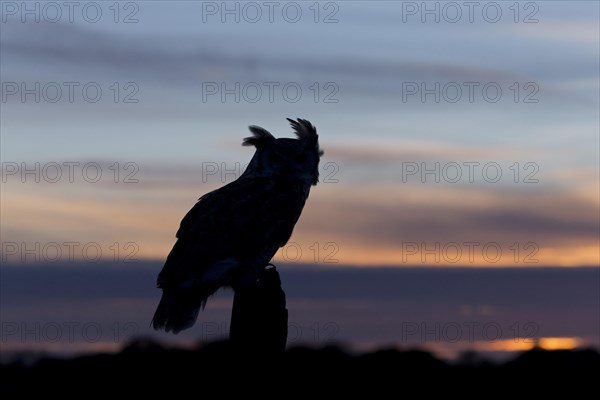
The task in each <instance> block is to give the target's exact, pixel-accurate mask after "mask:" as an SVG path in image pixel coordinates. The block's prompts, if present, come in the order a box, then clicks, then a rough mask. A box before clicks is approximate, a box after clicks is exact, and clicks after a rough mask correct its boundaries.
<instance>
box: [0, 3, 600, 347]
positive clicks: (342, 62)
mask: <svg viewBox="0 0 600 400" xmlns="http://www.w3.org/2000/svg"><path fill="white" fill-rule="evenodd" d="M26 3H27V4H29V6H30V7H32V9H34V11H32V12H31V13H29V14H28V13H27V12H26V10H24V9H22V7H24V4H26ZM267 3H268V2H267ZM466 3H468V2H453V5H451V6H448V3H445V2H427V7H429V8H427V9H422V8H421V7H423V5H424V4H425V3H423V2H391V1H369V2H366V1H341V2H317V3H315V2H313V1H311V2H302V1H301V2H295V3H290V2H276V6H274V7H275V8H274V9H273V10H270V9H269V8H268V5H267V4H266V3H265V2H252V5H250V6H247V5H246V4H245V3H240V2H227V3H224V2H200V1H197V2H196V1H181V2H179V1H174V2H167V1H144V2H120V3H118V4H119V6H118V7H117V8H115V7H114V5H113V6H112V7H113V8H110V7H111V4H113V3H112V2H110V3H109V2H106V3H105V2H99V3H98V4H99V5H100V6H99V7H100V8H99V10H100V14H97V13H96V12H97V11H98V10H97V9H96V8H95V7H96V6H94V7H89V6H86V4H88V3H86V2H82V3H79V2H78V3H77V4H78V6H77V7H76V8H75V9H74V10H72V16H71V17H72V18H70V14H69V10H67V9H66V8H64V6H63V8H62V9H61V8H59V9H55V8H52V7H44V6H43V5H41V4H42V3H36V2H25V3H23V2H2V9H1V12H2V17H1V18H2V21H1V35H0V45H1V48H0V52H1V69H0V74H1V81H2V101H1V104H0V106H1V110H0V130H1V139H0V140H1V145H2V146H1V153H0V154H1V159H2V191H1V206H2V207H1V212H0V216H1V219H2V225H1V234H2V249H1V251H2V254H1V257H2V264H3V265H4V267H3V268H11V267H12V265H13V264H21V263H22V262H25V263H27V264H35V265H36V266H37V267H47V268H64V267H66V266H69V265H73V266H82V265H83V266H87V267H93V266H94V265H96V264H95V263H96V262H97V261H103V262H104V261H106V262H110V261H116V262H117V264H119V265H124V264H125V263H127V262H132V263H138V264H140V265H142V264H143V265H159V264H160V263H161V262H162V260H164V258H165V257H166V255H167V253H168V252H169V250H170V249H171V247H172V246H173V243H174V241H175V232H176V230H177V228H178V226H179V222H180V221H181V218H182V217H183V216H184V215H185V213H186V212H187V211H188V210H189V209H190V208H191V207H192V206H193V204H194V203H195V201H196V199H197V198H198V197H200V196H201V195H202V194H204V193H206V192H208V191H210V190H214V189H216V188H218V187H220V186H222V185H223V184H224V183H226V182H230V181H232V180H233V179H235V178H236V177H237V176H239V175H240V173H241V172H242V171H243V168H244V167H245V165H246V164H247V163H248V161H249V160H250V158H251V156H252V154H253V149H252V148H248V147H242V146H241V141H242V139H243V138H244V137H246V136H247V135H248V130H247V126H248V125H259V126H262V127H264V128H266V129H267V130H269V131H271V132H272V133H273V134H274V135H275V136H277V137H292V132H291V129H290V128H289V126H288V123H287V122H286V120H285V118H286V117H293V118H296V117H300V118H306V119H309V120H310V121H311V122H312V123H313V124H314V125H316V127H317V130H318V132H319V135H320V142H321V147H322V148H323V149H324V150H325V155H324V157H323V158H322V162H321V170H320V173H321V175H320V176H321V182H320V183H319V185H318V186H316V187H313V189H312V191H311V194H310V198H309V200H308V202H307V205H306V207H305V209H304V212H303V214H302V217H301V218H300V221H299V222H298V224H297V225H296V229H295V231H294V234H293V236H292V238H291V240H290V243H288V245H287V246H286V247H285V248H283V249H281V251H280V252H279V253H278V254H277V256H276V261H277V262H278V263H281V264H291V265H298V266H300V265H312V266H314V267H315V268H317V269H321V268H322V269H327V268H331V269H334V268H338V269H345V268H346V267H382V266H385V267H418V268H428V267H460V268H462V267H473V268H475V267H477V268H483V269H485V268H496V269H498V268H502V267H517V268H527V269H528V270H529V268H540V269H542V267H597V266H598V265H599V264H600V244H599V221H600V219H599V218H600V211H599V210H600V199H599V196H600V186H599V185H600V183H599V181H600V172H599V130H600V122H599V121H600V119H599V112H598V108H599V106H600V98H599V91H600V79H599V73H598V71H599V68H600V63H599V45H600V42H599V35H600V32H599V29H600V28H599V22H598V21H599V4H598V2H593V1H569V2H567V1H552V2H550V1H539V2H519V3H514V2H496V3H494V2H477V4H478V5H477V6H476V7H475V8H474V9H473V10H470V9H469V8H468V6H467V5H466ZM490 3H493V4H492V5H490ZM35 4H38V5H37V6H35ZM58 4H61V3H58ZM225 4H227V5H225ZM514 4H518V6H515V5H514ZM34 7H39V8H38V9H35V8H34ZM59 7H60V6H59ZM224 7H229V8H224ZM457 7H458V8H457ZM36 10H37V11H36ZM57 10H58V12H59V13H60V14H57V13H56V12H57ZM432 10H433V11H432ZM257 12H258V14H257ZM271 12H272V13H271ZM298 12H299V13H300V14H298ZM498 12H499V14H498ZM32 13H33V14H32ZM36 17H39V18H38V19H39V22H38V21H36ZM436 18H437V20H436ZM70 19H72V21H71V20H70ZM236 19H237V20H236ZM145 263H149V264H145ZM128 267H130V266H128ZM14 268H22V267H20V266H19V267H14ZM543 269H544V271H546V269H545V268H543ZM155 270H156V268H155ZM155 270H153V272H152V274H154V273H155V272H156V271H155ZM594 276H595V277H596V278H597V275H594ZM533 281H534V280H531V282H533ZM3 284H4V285H7V284H8V283H6V282H4V283H3ZM596 289H597V288H596ZM151 290H154V289H151ZM547 293H550V291H548V292H547ZM157 295H158V293H157ZM596 297H597V296H596ZM128 301H129V300H128ZM149 303H150V301H149ZM149 303H148V304H149ZM128 304H129V303H128ZM421 305H422V304H421ZM57 307H58V306H57ZM148 307H150V306H148ZM457 307H459V308H460V305H459V306H457ZM12 310H13V312H14V313H12V314H11V313H9V315H10V318H12V320H18V317H17V315H19V312H18V311H15V309H12ZM592 311H593V309H592ZM596 311H597V308H596ZM544 312H547V311H544ZM484 313H485V311H484ZM42 314H43V313H42ZM42 314H40V315H42ZM587 316H589V314H585V317H586V318H587ZM46 317H47V315H46V316H44V318H46ZM28 318H29V317H28ZM35 318H36V317H31V319H30V321H33V320H35ZM583 318H584V316H582V320H583ZM595 318H596V319H597V316H596V317H595ZM594 329H596V331H597V327H596V328H594ZM586 332H587V333H586V337H590V336H593V330H591V329H588V330H587V331H586ZM590 332H592V333H590ZM563 334H564V335H566V336H569V337H576V336H577V334H576V333H573V332H570V333H569V332H567V333H564V332H563ZM361 335H362V333H361ZM556 335H559V334H554V333H549V334H548V335H547V336H548V337H550V336H556ZM359 336H360V335H359ZM366 336H368V335H366ZM366 336H365V337H366ZM559 336H560V335H559ZM352 337H353V338H354V339H356V340H359V339H357V337H358V336H357V337H354V336H352ZM354 339H353V340H354ZM363 339H364V340H363V342H365V343H366V342H368V341H369V340H367V339H368V338H367V339H365V338H363ZM360 340H362V339H360ZM373 340H374V341H376V339H373ZM573 340H576V339H573ZM548 343H553V342H552V341H550V342H548ZM554 343H556V342H554Z"/></svg>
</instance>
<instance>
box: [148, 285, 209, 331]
mask: <svg viewBox="0 0 600 400" xmlns="http://www.w3.org/2000/svg"><path fill="white" fill-rule="evenodd" d="M205 305H206V299H195V300H194V301H190V299H189V297H188V296H185V295H181V294H178V293H177V292H170V291H163V295H162V298H161V299H160V303H159V304H158V307H157V308H156V312H155V313H154V317H153V318H152V327H153V328H154V329H156V330H162V329H164V330H165V331H166V332H173V333H175V334H177V333H179V332H180V331H182V330H184V329H187V328H190V327H191V326H192V325H194V323H195V322H196V319H197V318H198V313H199V311H200V308H204V306H205Z"/></svg>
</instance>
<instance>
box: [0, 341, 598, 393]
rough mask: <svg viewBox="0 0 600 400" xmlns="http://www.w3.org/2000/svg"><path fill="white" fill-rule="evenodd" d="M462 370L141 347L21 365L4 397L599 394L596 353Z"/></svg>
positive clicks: (211, 348) (396, 354)
mask: <svg viewBox="0 0 600 400" xmlns="http://www.w3.org/2000/svg"><path fill="white" fill-rule="evenodd" d="M461 360H462V361H459V362H458V363H452V364H450V363H447V362H444V361H441V360H439V359H437V358H435V357H434V356H433V355H431V354H430V353H427V352H425V351H416V350H413V351H400V350H396V349H382V350H378V351H375V352H372V353H367V354H358V355H357V354H352V353H349V352H347V351H345V350H343V349H342V348H341V347H337V346H326V347H322V348H318V349H315V348H306V347H295V348H291V349H289V350H287V351H286V352H285V353H284V354H279V355H268V354H252V353H246V354H240V353H236V352H234V351H233V350H232V348H231V346H230V345H229V343H228V342H225V341H223V342H214V343H211V344H208V345H204V346H202V347H199V348H198V349H195V350H183V349H174V348H166V347H164V346H163V345H161V344H159V343H157V342H154V341H151V340H147V339H138V340H136V341H133V342H132V343H130V344H129V345H128V346H126V347H125V348H124V349H123V350H122V351H121V352H119V353H117V354H97V355H87V356H81V357H76V358H71V359H56V358H41V359H39V360H37V361H36V362H35V363H33V364H32V365H27V363H24V362H22V361H13V362H11V363H9V364H4V365H1V366H0V379H1V380H2V392H3V393H20V394H23V395H25V394H34V393H40V392H42V393H44V394H49V393H52V394H55V393H58V394H60V393H65V394H66V393H70V394H71V395H73V394H76V395H80V396H81V397H84V398H85V397H90V396H91V395H98V394H104V395H111V394H115V395H118V394H122V392H121V391H122V390H127V391H128V392H132V393H137V394H149V395H156V394H160V393H165V394H171V395H173V394H175V393H178V392H180V393H182V394H183V393H186V391H189V390H192V391H193V390H198V393H199V396H200V397H202V393H203V391H204V389H206V388H207V387H210V388H211V389H212V390H215V389H216V390H221V391H223V393H228V392H229V391H230V390H239V389H245V388H246V386H243V385H246V384H250V385H252V386H248V387H247V389H248V390H259V389H260V388H261V387H262V390H264V391H265V392H270V391H273V390H275V387H274V386H272V385H283V386H282V387H285V388H287V389H286V390H287V392H286V393H283V394H293V393H295V392H296V391H298V390H301V391H302V390H308V388H321V389H324V388H328V390H332V389H333V390H335V391H336V392H338V394H339V393H340V392H344V393H352V391H353V390H354V389H358V388H363V389H364V388H365V387H367V388H368V387H371V388H373V389H375V388H377V390H383V389H386V390H387V389H390V388H391V389H394V388H395V389H394V390H397V391H398V390H400V389H402V390H404V389H406V390H409V388H411V390H412V389H415V388H418V390H420V391H421V392H420V393H422V394H426V393H428V394H431V393H435V392H445V391H453V392H455V391H457V390H458V391H459V392H460V391H462V390H466V391H468V392H469V393H470V394H471V395H472V394H473V391H474V390H476V388H478V387H479V385H483V384H485V385H490V384H491V385H493V386H486V387H487V389H486V390H487V392H486V393H487V394H488V395H489V394H490V393H491V392H490V391H493V392H496V391H506V390H508V388H509V387H512V385H513V384H516V383H518V384H524V385H526V386H525V387H526V388H528V389H527V390H528V391H530V392H531V393H532V394H535V395H537V397H538V398H539V395H540V394H541V393H553V391H554V390H556V389H558V388H562V389H563V390H564V389H565V388H566V389H568V390H569V392H570V393H571V395H572V394H573V393H575V392H578V391H584V390H592V392H591V393H597V392H598V385H597V380H598V378H597V377H598V376H599V375H598V372H600V354H599V353H598V352H597V351H595V350H590V349H588V350H576V351H568V350H558V351H546V350H541V349H534V350H531V351H528V352H525V353H522V354H520V355H519V356H517V357H516V358H515V359H513V360H511V361H509V362H506V363H504V364H494V363H490V362H487V361H482V360H480V359H478V358H477V357H463V358H462V359H461ZM445 378H450V379H445ZM244 382H245V383H244ZM443 382H452V384H451V385H450V386H446V384H447V383H446V384H444V383H443ZM207 385H208V386H207ZM239 385H242V386H239ZM507 385H508V386H507ZM82 388H83V389H82ZM81 390H84V392H79V391H81ZM402 390H400V392H397V393H403V392H402ZM477 390H479V389H477ZM519 390H523V388H521V389H519ZM423 391H425V392H423ZM305 393H308V392H305ZM407 393H408V392H407ZM486 393H484V392H480V394H481V395H485V394H486ZM507 393H509V392H507ZM519 393H520V394H524V393H523V392H519ZM513 394H515V395H516V394H517V393H513ZM407 396H408V395H407V394H406V395H403V396H401V397H407ZM319 397H320V396H319ZM399 397H400V396H399ZM411 397H412V396H411ZM519 397H520V396H519Z"/></svg>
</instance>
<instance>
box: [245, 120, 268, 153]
mask: <svg viewBox="0 0 600 400" xmlns="http://www.w3.org/2000/svg"><path fill="white" fill-rule="evenodd" d="M248 129H250V132H252V136H249V137H247V138H244V141H243V142H242V146H255V147H257V148H258V147H260V146H262V145H264V144H265V143H267V142H270V141H271V140H275V137H274V136H273V135H271V133H270V132H269V131H267V130H266V129H264V128H261V127H260V126H256V125H250V126H249V127H248Z"/></svg>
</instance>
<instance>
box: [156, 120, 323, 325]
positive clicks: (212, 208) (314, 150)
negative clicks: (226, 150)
mask: <svg viewBox="0 0 600 400" xmlns="http://www.w3.org/2000/svg"><path fill="white" fill-rule="evenodd" d="M288 121H289V122H290V124H291V125H292V128H293V129H294V131H295V134H296V136H297V137H298V138H297V139H288V138H280V139H276V138H275V137H273V135H271V133H269V132H268V131H266V130H265V129H263V128H261V127H258V126H250V127H249V128H250V131H251V132H252V136H250V137H247V138H245V139H244V141H243V145H244V146H255V147H256V152H255V153H254V156H253V157H252V160H251V161H250V163H249V164H248V167H247V168H246V170H245V171H244V173H243V174H242V175H241V176H240V177H239V178H238V179H236V180H235V181H233V182H231V183H229V184H227V185H225V186H223V187H222V188H220V189H217V190H215V191H212V192H210V193H207V194H205V195H204V196H202V197H201V198H200V199H199V200H198V202H197V203H196V205H195V206H194V207H193V208H192V209H191V210H190V211H189V212H188V213H187V215H186V216H185V217H184V218H183V220H182V221H181V225H180V227H179V230H178V231H177V235H176V236H177V239H178V240H177V242H176V243H175V246H174V247H173V249H172V250H171V252H170V253H169V255H168V257H167V260H166V262H165V265H164V267H163V269H162V271H161V272H160V274H159V275H158V280H157V286H158V287H159V288H161V289H162V290H163V295H162V299H161V301H160V304H159V305H158V308H157V309H156V312H155V313H154V318H153V320H152V325H153V326H154V329H164V330H166V331H167V332H169V331H172V332H173V333H177V332H179V331H181V330H183V329H186V328H189V327H191V326H192V325H193V324H194V323H195V322H196V318H197V316H198V312H199V310H200V308H201V307H202V308H204V306H205V304H206V300H207V298H208V297H209V296H211V295H212V294H213V293H215V292H216V291H217V289H219V288H221V287H232V288H233V289H234V290H236V289H238V288H244V287H249V286H250V285H254V284H255V283H256V280H257V277H258V274H259V273H260V272H261V271H262V270H263V269H264V268H265V266H266V265H267V264H268V263H269V261H270V260H271V258H273V256H274V255H275V253H276V252H277V250H278V249H279V248H280V247H282V246H284V245H285V244H286V243H287V241H288V240H289V239H290V236H291V234H292V230H293V229H294V225H295V224H296V222H297V221H298V218H299V217H300V214H301V213H302V209H303V207H304V203H305V202H306V199H307V198H308V194H309V192H310V187H311V185H316V184H317V182H318V180H319V160H320V157H321V155H322V154H323V152H322V151H321V150H320V149H319V140H318V139H319V137H318V135H317V131H316V129H315V127H314V126H313V125H312V124H311V123H310V122H309V121H307V120H304V119H298V120H297V121H294V120H291V119H289V118H288Z"/></svg>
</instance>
